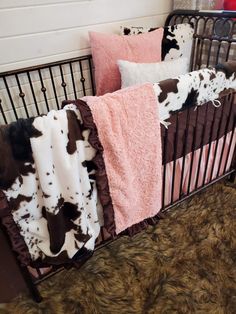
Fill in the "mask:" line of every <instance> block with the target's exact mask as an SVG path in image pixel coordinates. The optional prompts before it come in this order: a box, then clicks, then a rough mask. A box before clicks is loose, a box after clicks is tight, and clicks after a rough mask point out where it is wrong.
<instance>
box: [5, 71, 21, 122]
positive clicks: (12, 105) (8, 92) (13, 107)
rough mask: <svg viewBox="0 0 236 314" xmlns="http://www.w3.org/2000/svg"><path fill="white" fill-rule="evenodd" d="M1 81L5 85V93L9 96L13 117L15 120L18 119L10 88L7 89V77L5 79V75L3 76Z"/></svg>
mask: <svg viewBox="0 0 236 314" xmlns="http://www.w3.org/2000/svg"><path fill="white" fill-rule="evenodd" d="M3 82H4V84H5V87H6V90H7V95H8V97H9V99H10V103H11V107H12V110H13V112H14V115H15V118H16V120H18V115H17V112H16V108H15V105H14V102H13V100H12V96H11V92H10V89H9V86H8V83H7V79H6V77H5V76H3Z"/></svg>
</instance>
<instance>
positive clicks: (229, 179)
mask: <svg viewBox="0 0 236 314" xmlns="http://www.w3.org/2000/svg"><path fill="white" fill-rule="evenodd" d="M235 178H236V171H234V172H232V173H231V174H230V175H229V176H228V181H229V182H230V183H234V182H235Z"/></svg>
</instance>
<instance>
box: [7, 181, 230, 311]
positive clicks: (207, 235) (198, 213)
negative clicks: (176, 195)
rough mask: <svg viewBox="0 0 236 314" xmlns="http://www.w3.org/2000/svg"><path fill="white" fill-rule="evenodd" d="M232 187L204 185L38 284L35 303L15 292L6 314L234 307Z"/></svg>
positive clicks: (191, 309)
mask: <svg viewBox="0 0 236 314" xmlns="http://www.w3.org/2000/svg"><path fill="white" fill-rule="evenodd" d="M235 187H236V185H235V184H234V185H232V184H231V185H230V184H226V185H224V184H217V185H215V186H212V187H210V188H209V189H207V190H206V191H204V192H203V193H201V194H199V195H196V196H195V197H193V198H192V199H191V200H190V201H188V202H185V203H184V204H182V205H181V206H179V207H177V208H175V209H173V210H172V211H171V212H169V213H168V214H166V218H165V219H163V220H161V221H160V222H159V224H158V225H156V226H154V227H149V228H148V229H147V230H145V231H143V232H141V233H139V234H137V235H136V236H134V237H133V238H129V237H123V238H121V239H119V240H117V241H115V242H113V243H111V244H110V245H109V246H107V247H105V248H103V249H101V250H99V251H97V252H96V253H95V254H94V256H93V257H92V258H91V259H90V260H89V261H88V262H87V263H86V264H85V265H84V266H83V267H82V268H81V269H80V270H76V269H71V270H67V271H63V272H61V273H60V274H58V275H57V276H54V277H53V278H51V279H50V280H47V281H46V282H44V283H43V284H41V286H40V291H41V293H42V295H43V297H44V301H43V302H42V303H40V304H36V303H34V302H33V301H32V300H31V299H30V298H29V297H26V296H22V297H20V298H18V299H17V300H15V301H14V302H13V303H12V304H10V305H9V306H8V309H7V311H8V312H6V313H16V314H21V313H22V314H33V313H35V314H36V313H37V314H38V313H41V314H51V313H53V314H54V313H55V314H61V313H63V314H65V313H66V314H67V313H68V314H74V313H86V314H87V313H88V314H96V313H101V314H122V313H125V314H130V313H140V314H141V313H144V314H146V313H150V314H152V313H153V314H154V313H155V314H158V313H168V314H169V313H170V314H172V313H178V314H179V313H187V314H189V313H199V314H205V313H209V314H211V313H212V314H221V313H222V314H231V313H232V314H234V313H236V189H235Z"/></svg>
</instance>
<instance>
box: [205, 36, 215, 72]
mask: <svg viewBox="0 0 236 314" xmlns="http://www.w3.org/2000/svg"><path fill="white" fill-rule="evenodd" d="M212 43H213V40H211V41H210V46H209V49H208V57H207V64H206V66H207V67H209V64H210V57H211V48H212Z"/></svg>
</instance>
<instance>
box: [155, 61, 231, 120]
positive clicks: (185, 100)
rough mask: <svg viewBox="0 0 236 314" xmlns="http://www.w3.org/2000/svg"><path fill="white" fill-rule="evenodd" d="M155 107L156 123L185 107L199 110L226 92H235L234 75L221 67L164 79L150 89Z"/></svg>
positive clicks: (215, 103) (214, 102)
mask: <svg viewBox="0 0 236 314" xmlns="http://www.w3.org/2000/svg"><path fill="white" fill-rule="evenodd" d="M153 87H154V90H155V93H156V97H157V99H158V103H159V110H160V119H161V120H162V121H165V120H167V119H168V118H169V117H170V116H171V114H172V113H174V112H176V111H179V110H184V109H185V108H186V107H189V106H200V105H202V104H204V103H206V102H208V101H212V103H213V105H215V106H219V105H220V102H218V101H217V102H216V100H217V99H218V98H219V97H220V95H221V93H222V92H223V91H224V90H226V89H229V88H232V89H236V74H235V72H234V71H233V69H232V71H227V70H226V68H225V67H224V66H218V67H217V68H216V69H202V70H198V71H193V72H190V73H187V74H184V75H180V76H178V77H176V78H173V79H167V80H164V81H161V82H159V83H155V84H154V85H153Z"/></svg>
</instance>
